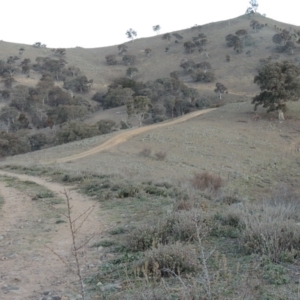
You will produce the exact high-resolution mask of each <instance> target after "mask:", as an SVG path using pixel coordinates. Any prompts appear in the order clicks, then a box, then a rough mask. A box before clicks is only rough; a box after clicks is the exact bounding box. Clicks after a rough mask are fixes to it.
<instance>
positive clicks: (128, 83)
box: [109, 77, 142, 91]
mask: <svg viewBox="0 0 300 300" xmlns="http://www.w3.org/2000/svg"><path fill="white" fill-rule="evenodd" d="M138 84H139V83H138V82H136V81H134V80H133V79H130V78H128V77H119V78H116V79H115V80H114V81H113V82H112V83H111V84H110V85H109V89H115V88H117V87H119V86H121V87H122V88H130V89H132V90H133V91H135V89H136V86H137V85H138ZM141 84H142V83H141Z"/></svg>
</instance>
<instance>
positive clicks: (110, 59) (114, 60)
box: [105, 54, 118, 66]
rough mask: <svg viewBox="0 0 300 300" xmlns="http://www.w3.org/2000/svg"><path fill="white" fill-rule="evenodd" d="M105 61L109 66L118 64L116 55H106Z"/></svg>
mask: <svg viewBox="0 0 300 300" xmlns="http://www.w3.org/2000/svg"><path fill="white" fill-rule="evenodd" d="M105 59H106V62H107V64H108V65H111V66H112V65H116V64H117V63H118V62H117V57H116V55H114V54H109V55H106V56H105Z"/></svg>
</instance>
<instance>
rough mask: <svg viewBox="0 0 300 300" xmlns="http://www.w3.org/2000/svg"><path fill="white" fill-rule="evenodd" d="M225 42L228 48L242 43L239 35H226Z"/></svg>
mask: <svg viewBox="0 0 300 300" xmlns="http://www.w3.org/2000/svg"><path fill="white" fill-rule="evenodd" d="M225 40H226V42H227V46H228V47H234V45H235V44H236V43H240V42H241V40H240V38H239V37H238V36H237V35H233V34H228V35H226V37H225Z"/></svg>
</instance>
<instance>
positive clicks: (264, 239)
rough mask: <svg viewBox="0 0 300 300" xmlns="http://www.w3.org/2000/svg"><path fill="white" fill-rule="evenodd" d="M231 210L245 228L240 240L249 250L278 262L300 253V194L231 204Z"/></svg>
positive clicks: (247, 251) (244, 248)
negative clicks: (237, 204)
mask: <svg viewBox="0 0 300 300" xmlns="http://www.w3.org/2000/svg"><path fill="white" fill-rule="evenodd" d="M277 195H278V194H277ZM297 199H298V200H297ZM229 213H230V214H231V219H232V217H233V216H234V219H235V222H238V224H239V225H238V226H239V227H240V228H241V229H242V230H241V233H240V235H239V243H240V245H241V248H242V249H243V250H244V251H245V252H246V253H248V254H250V253H259V254H261V255H264V256H267V257H268V258H269V259H270V261H272V262H275V263H277V262H280V261H286V260H293V259H294V257H295V256H296V255H297V254H299V253H300V230H299V225H298V222H299V216H300V206H299V196H297V194H294V196H292V195H291V194H290V195H289V196H288V195H287V196H286V197H285V196H284V195H283V196H280V197H277V196H274V195H273V196H272V197H271V198H270V199H265V200H263V201H262V202H259V203H257V204H244V205H239V206H231V207H230V210H229Z"/></svg>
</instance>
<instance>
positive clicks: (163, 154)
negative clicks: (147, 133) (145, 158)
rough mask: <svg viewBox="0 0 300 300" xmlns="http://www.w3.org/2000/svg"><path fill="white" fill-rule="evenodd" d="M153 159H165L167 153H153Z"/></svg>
mask: <svg viewBox="0 0 300 300" xmlns="http://www.w3.org/2000/svg"><path fill="white" fill-rule="evenodd" d="M155 157H156V158H157V159H158V160H164V159H165V158H166V157H167V153H166V152H165V151H158V152H156V153H155Z"/></svg>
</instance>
